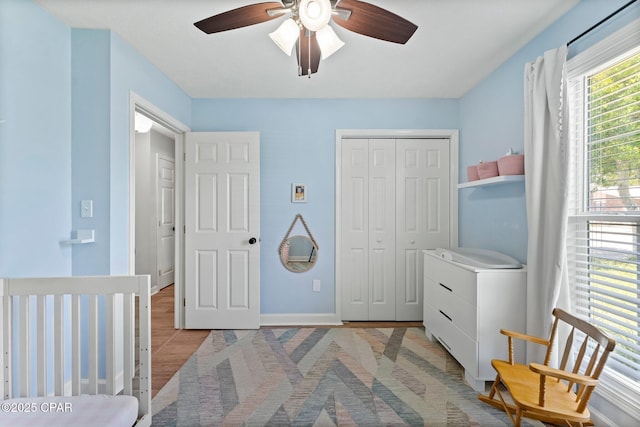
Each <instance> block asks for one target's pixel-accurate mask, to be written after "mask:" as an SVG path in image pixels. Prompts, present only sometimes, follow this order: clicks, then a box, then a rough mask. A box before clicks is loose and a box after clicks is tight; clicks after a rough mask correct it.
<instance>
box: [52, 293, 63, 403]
mask: <svg viewBox="0 0 640 427" xmlns="http://www.w3.org/2000/svg"><path fill="white" fill-rule="evenodd" d="M62 298H64V296H62V295H55V296H54V297H53V306H54V311H53V337H54V339H53V375H54V379H53V381H54V384H55V386H54V390H55V394H56V396H64V318H63V313H64V307H63V304H62Z"/></svg>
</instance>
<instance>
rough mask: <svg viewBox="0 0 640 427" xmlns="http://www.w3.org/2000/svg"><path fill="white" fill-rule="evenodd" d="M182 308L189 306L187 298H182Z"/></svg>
mask: <svg viewBox="0 0 640 427" xmlns="http://www.w3.org/2000/svg"><path fill="white" fill-rule="evenodd" d="M182 306H183V307H186V306H187V299H186V298H182Z"/></svg>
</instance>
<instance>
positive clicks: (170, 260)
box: [129, 93, 190, 329]
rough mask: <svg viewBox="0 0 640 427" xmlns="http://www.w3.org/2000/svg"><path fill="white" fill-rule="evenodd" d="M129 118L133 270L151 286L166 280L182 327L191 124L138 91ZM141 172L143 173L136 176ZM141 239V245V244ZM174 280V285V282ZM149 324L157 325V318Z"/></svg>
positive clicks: (159, 285) (177, 322) (176, 320)
mask: <svg viewBox="0 0 640 427" xmlns="http://www.w3.org/2000/svg"><path fill="white" fill-rule="evenodd" d="M138 114H139V116H138V117H141V120H145V119H146V121H147V122H148V123H147V127H149V132H150V135H149V136H148V138H149V142H148V143H146V142H145V143H144V144H141V147H139V144H138V142H139V141H138V136H139V134H141V133H142V132H136V130H135V124H136V115H138ZM129 118H130V119H129V120H130V133H129V158H130V159H131V161H130V162H129V274H136V273H138V272H140V274H142V273H144V274H149V275H150V276H151V278H152V279H151V281H152V290H154V291H157V290H160V289H161V288H162V287H163V286H167V287H166V288H165V290H166V291H169V292H173V294H174V298H173V301H174V309H173V325H174V327H175V328H176V329H180V328H183V327H184V312H183V301H184V290H183V282H184V243H183V242H184V236H183V232H182V231H183V228H184V219H183V218H184V191H183V190H184V183H183V176H184V172H183V171H184V164H183V163H184V162H183V161H182V159H183V157H184V137H185V134H186V133H187V132H189V131H190V129H189V127H188V126H186V125H185V124H183V123H182V122H180V121H179V120H177V119H175V118H174V117H172V116H171V115H169V114H167V113H165V112H164V111H162V110H160V109H159V108H157V107H156V106H154V105H153V104H151V103H150V102H148V101H146V100H145V99H143V98H142V97H140V96H138V95H137V94H135V93H131V96H130V104H129ZM152 138H153V139H155V140H157V141H160V142H158V144H156V145H157V146H158V147H159V148H157V149H155V148H154V149H152V144H151V139H152ZM142 139H144V138H142ZM147 145H148V147H149V148H148V149H147V148H146V147H147ZM152 153H153V154H152ZM139 160H140V163H139V162H138V161H139ZM171 162H173V165H172V164H171ZM138 169H140V170H138ZM152 171H153V173H152ZM140 174H142V175H143V176H144V177H143V178H140V177H137V176H138V175H140ZM156 177H157V178H156ZM138 180H141V182H140V183H139V182H138ZM145 181H146V184H145ZM152 196H153V197H152ZM139 199H140V200H145V199H146V207H145V208H142V207H140V206H138V205H137V201H138V200H139ZM150 199H152V200H150ZM138 210H140V211H141V212H138ZM140 234H143V235H146V240H145V241H143V239H145V237H141V239H138V237H140ZM138 245H141V246H142V248H140V249H138ZM145 245H146V249H145ZM139 251H142V252H143V253H144V254H145V255H144V257H146V259H138V260H137V259H136V255H137V254H138V253H139ZM138 264H139V265H138ZM143 270H144V272H143ZM154 278H155V281H154ZM171 283H173V284H174V286H170V284H171ZM169 315H171V313H169ZM151 327H152V329H153V324H152V325H151Z"/></svg>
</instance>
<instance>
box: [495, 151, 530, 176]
mask: <svg viewBox="0 0 640 427" xmlns="http://www.w3.org/2000/svg"><path fill="white" fill-rule="evenodd" d="M498 173H499V174H500V175H524V154H510V155H507V156H503V157H500V158H499V159H498Z"/></svg>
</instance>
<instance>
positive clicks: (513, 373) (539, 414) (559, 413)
mask: <svg viewBox="0 0 640 427" xmlns="http://www.w3.org/2000/svg"><path fill="white" fill-rule="evenodd" d="M491 365H492V366H493V368H494V369H495V370H496V372H498V374H499V375H500V377H501V378H502V383H503V384H505V385H506V387H507V389H508V390H509V393H510V395H511V398H512V399H513V401H514V402H515V403H516V405H517V406H518V407H520V408H521V409H522V410H523V411H524V413H525V416H528V417H530V418H534V419H538V420H541V421H547V422H552V421H556V422H557V420H558V418H560V419H565V420H568V421H572V422H576V423H588V422H589V420H590V417H591V415H590V414H589V409H588V408H587V409H585V410H584V412H582V413H578V412H577V411H576V408H577V407H578V399H577V396H576V394H575V393H574V392H573V391H567V388H568V387H567V384H566V383H565V382H562V381H558V380H557V378H553V377H551V376H547V377H546V381H545V384H546V399H545V404H544V407H542V406H540V405H539V403H538V398H539V396H540V393H539V388H538V386H539V384H540V374H538V373H536V372H534V371H533V370H532V369H531V368H530V367H529V365H521V364H514V365H512V364H510V363H509V362H507V361H504V360H493V361H491ZM532 365H533V366H535V365H536V364H532ZM540 366H541V365H540ZM545 368H546V369H549V368H548V367H545Z"/></svg>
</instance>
